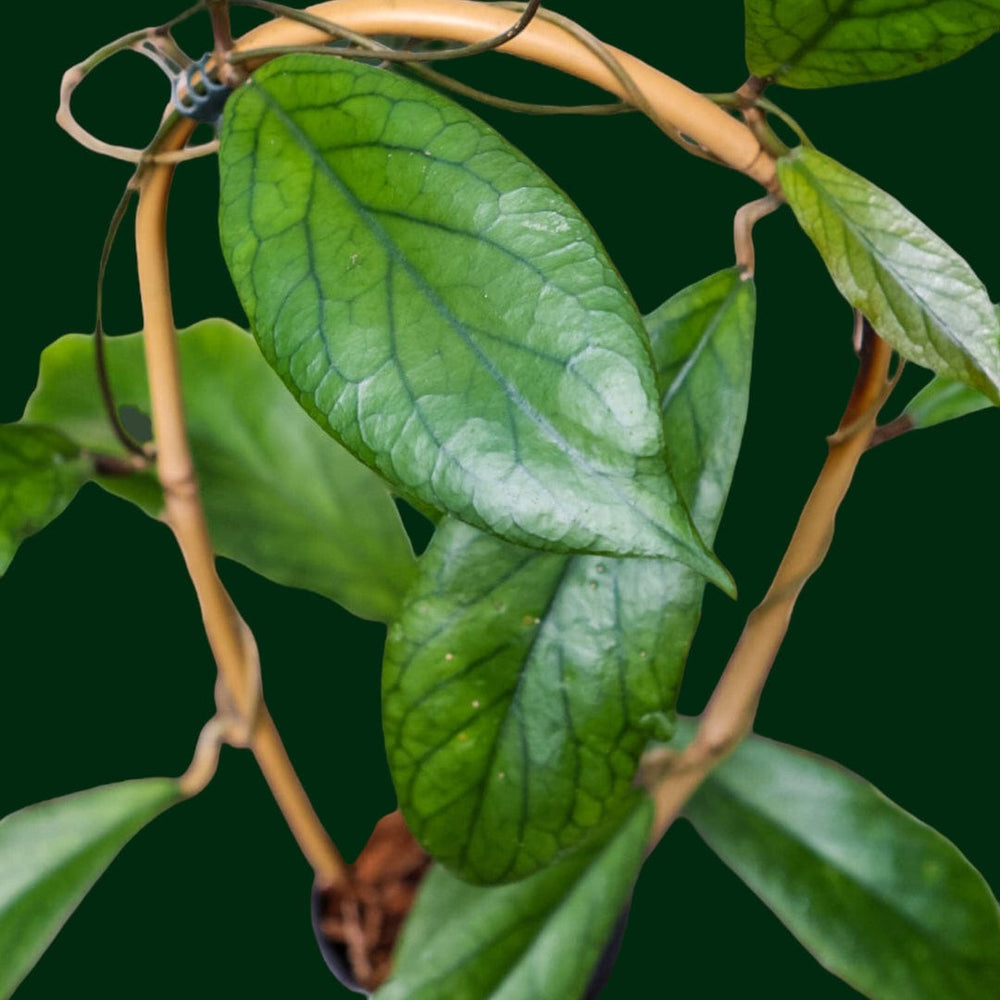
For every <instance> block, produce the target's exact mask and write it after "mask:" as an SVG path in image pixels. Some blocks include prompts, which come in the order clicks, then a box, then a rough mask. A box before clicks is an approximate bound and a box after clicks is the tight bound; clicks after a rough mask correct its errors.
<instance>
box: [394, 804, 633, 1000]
mask: <svg viewBox="0 0 1000 1000" xmlns="http://www.w3.org/2000/svg"><path fill="white" fill-rule="evenodd" d="M651 818H652V808H651V804H650V802H649V800H648V799H647V798H646V797H645V796H643V797H642V798H638V797H636V801H635V804H634V805H633V806H631V808H630V809H629V811H628V813H627V814H626V815H625V817H624V819H622V820H620V822H619V823H618V824H616V825H615V828H614V829H613V832H611V833H610V835H606V836H605V839H604V841H602V842H601V843H600V844H599V845H598V846H596V847H594V848H590V849H586V850H581V851H578V852H577V853H575V854H573V855H572V856H571V857H569V858H566V859H564V860H563V861H561V862H559V863H558V864H556V865H553V866H552V867H550V868H547V869H545V870H544V871H542V872H539V873H538V874H536V875H533V876H531V877H530V878H527V879H524V880H522V881H520V882H517V883H515V884H514V885H506V886H493V887H483V886H473V885H469V884H468V883H466V882H462V881H460V880H459V879H457V878H456V877H455V876H454V875H452V874H450V873H449V872H447V871H445V869H443V868H441V867H440V866H435V867H434V868H433V869H432V870H431V871H430V873H429V874H428V876H427V878H426V879H425V881H424V884H423V886H422V887H421V889H420V894H419V896H418V897H417V902H416V905H415V906H414V908H413V910H412V911H411V913H410V916H409V918H408V920H407V923H406V925H405V927H404V929H403V936H402V940H401V942H400V945H399V947H398V949H397V952H396V956H395V972H394V974H393V976H392V978H391V979H390V980H389V982H388V983H386V985H385V986H383V987H382V989H381V990H379V991H378V993H376V994H375V996H376V1000H440V998H442V997H447V998H448V1000H538V998H540V997H553V998H554V997H558V998H559V1000H579V998H580V997H581V996H582V995H583V992H584V990H585V989H586V988H587V984H588V982H589V981H590V977H591V975H592V973H593V970H594V966H595V965H596V964H597V962H598V959H599V958H600V957H601V954H602V952H603V951H604V948H605V945H606V943H607V940H608V937H609V936H610V935H611V933H612V931H613V930H614V928H615V924H616V923H617V920H618V916H619V913H620V911H621V909H622V908H623V906H624V905H625V904H626V902H627V901H628V898H629V896H630V894H631V891H632V886H633V883H634V882H635V878H636V875H637V874H638V871H639V867H640V865H641V864H642V859H643V855H644V853H645V848H646V842H647V838H648V836H649V827H650V822H651Z"/></svg>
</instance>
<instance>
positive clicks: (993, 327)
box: [778, 147, 1000, 403]
mask: <svg viewBox="0 0 1000 1000" xmlns="http://www.w3.org/2000/svg"><path fill="white" fill-rule="evenodd" d="M778 176H779V178H780V180H781V186H782V189H783V190H784V192H785V196H786V197H787V199H788V202H789V204H790V205H791V206H792V209H793V210H794V212H795V216H796V218H797V219H798V220H799V224H800V225H801V226H802V228H803V229H804V230H805V231H806V233H807V234H808V236H809V238H810V239H811V240H812V241H813V243H815V244H816V247H817V249H818V250H819V252H820V255H821V256H822V257H823V261H824V263H825V264H826V266H827V269H828V270H829V272H830V275H831V276H832V278H833V280H834V282H835V283H836V285H837V288H839V289H840V292H841V294H842V295H843V296H844V298H846V299H847V301H848V302H850V303H851V305H853V306H855V307H856V308H858V309H860V310H861V312H862V313H864V315H866V316H867V317H868V318H869V319H870V320H871V322H872V325H873V326H874V327H875V329H876V331H877V332H878V333H879V335H880V336H881V337H883V338H884V339H885V340H887V341H888V342H889V343H890V344H891V345H892V346H893V347H894V348H895V349H896V350H897V351H899V353H900V354H901V355H902V356H903V357H905V358H907V359H908V360H910V361H914V362H916V363H917V364H919V365H923V366H924V367H925V368H930V369H931V370H932V371H934V372H936V373H937V374H939V375H944V376H945V377H946V378H952V379H957V380H958V381H960V382H964V383H966V384H967V385H969V386H971V387H972V388H974V389H977V390H979V391H980V392H982V393H984V394H985V395H986V396H987V397H989V398H990V399H991V400H993V402H995V403H1000V319H998V317H997V313H996V310H995V309H994V307H993V304H992V303H991V302H990V300H989V296H988V295H987V293H986V289H985V288H984V287H983V284H982V282H981V281H980V280H979V279H978V278H977V277H976V275H975V274H974V273H973V271H972V269H971V268H970V267H969V265H968V264H967V263H966V262H965V261H964V260H963V259H962V258H961V257H960V256H959V255H958V254H957V253H956V252H955V251H954V250H953V249H952V248H951V247H950V246H948V244H946V243H945V242H944V241H943V240H942V239H941V238H940V237H939V236H937V235H936V234H935V233H933V232H931V230H929V229H928V228H927V227H926V226H925V225H924V224H923V223H922V222H921V221H920V220H919V219H917V218H916V217H915V216H913V215H912V214H911V213H910V212H908V211H907V210H906V209H905V208H904V207H903V206H902V205H900V203H899V202H898V201H896V199H895V198H893V197H892V196H891V195H889V194H887V193H886V192H885V191H882V190H881V189H880V188H877V187H876V186H875V185H874V184H872V183H871V182H870V181H867V180H865V179H864V178H863V177H860V176H859V175H858V174H856V173H854V172H853V171H851V170H848V169H847V168H846V167H844V166H842V165H841V164H839V163H837V162H836V160H832V159H830V157H828V156H825V155H824V154H823V153H819V152H817V151H816V150H814V149H806V148H803V147H800V148H799V149H796V150H795V151H793V152H792V153H791V154H790V155H789V156H786V157H784V158H782V159H781V160H779V161H778Z"/></svg>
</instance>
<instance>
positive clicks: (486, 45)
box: [230, 0, 541, 63]
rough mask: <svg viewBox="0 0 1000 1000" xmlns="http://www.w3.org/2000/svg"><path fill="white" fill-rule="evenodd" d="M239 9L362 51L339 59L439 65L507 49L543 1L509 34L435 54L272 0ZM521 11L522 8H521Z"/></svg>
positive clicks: (254, 52)
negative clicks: (373, 57)
mask: <svg viewBox="0 0 1000 1000" xmlns="http://www.w3.org/2000/svg"><path fill="white" fill-rule="evenodd" d="M231 2H232V3H233V4H234V5H235V6H239V7H254V8H256V9H258V10H265V11H267V12H268V13H271V14H275V15H277V16H279V17H287V18H289V19H290V20H293V21H299V22H300V23H302V24H306V25H309V26H310V27H312V28H318V29H319V30H320V31H325V32H326V33H327V34H328V35H331V36H333V37H337V38H343V39H345V40H346V41H349V42H352V43H353V44H355V45H357V46H358V47H359V51H358V50H352V49H338V50H337V55H339V56H342V57H344V58H348V59H366V58H368V57H369V55H370V53H371V51H372V50H373V49H374V48H376V47H378V52H379V57H380V58H382V59H384V60H385V61H387V62H406V63H418V62H438V61H440V60H442V59H464V58H467V57H468V56H476V55H480V54H482V53H483V52H490V51H492V50H493V49H497V48H500V46H502V45H506V44H507V43H508V42H509V41H511V39H514V38H516V37H517V36H518V35H519V34H521V32H522V31H524V29H525V28H527V27H528V25H529V24H530V23H531V22H532V20H533V19H534V17H535V15H536V14H537V13H539V7H540V6H541V0H530V3H528V4H525V5H523V10H522V13H521V16H520V17H519V18H518V19H517V21H516V22H515V23H514V24H512V25H511V26H510V27H509V28H507V29H506V30H505V31H501V32H500V34H498V35H494V36H493V37H492V38H485V39H483V40H482V41H481V42H472V43H471V44H469V45H459V46H455V47H454V48H446V49H440V50H434V51H433V52H426V51H425V52H411V51H407V50H406V49H393V48H391V47H390V46H388V45H380V44H379V43H378V42H375V40H374V39H371V38H368V37H367V36H365V35H362V34H359V33H358V32H356V31H351V30H350V29H347V28H344V27H343V25H338V24H335V23H333V22H332V21H327V20H326V19H325V18H322V17H317V16H316V15H315V14H309V13H308V12H307V11H302V10H298V9H296V8H295V7H287V6H285V5H284V4H279V3H271V2H270V0H231ZM518 9H521V8H518ZM323 48H324V46H294V45H291V46H284V45H274V46H269V47H266V48H260V49H248V50H246V51H244V52H239V53H233V54H232V56H231V57H230V61H231V62H246V61H248V60H253V59H258V58H260V57H261V56H271V55H282V54H284V53H287V52H303V51H317V50H322V49H323Z"/></svg>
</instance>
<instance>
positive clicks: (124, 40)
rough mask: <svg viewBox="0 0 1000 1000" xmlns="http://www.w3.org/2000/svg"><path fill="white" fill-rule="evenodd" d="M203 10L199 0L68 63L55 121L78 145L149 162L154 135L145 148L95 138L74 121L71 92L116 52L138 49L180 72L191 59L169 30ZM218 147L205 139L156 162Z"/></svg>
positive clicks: (177, 159) (173, 160) (204, 153)
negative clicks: (68, 66)
mask: <svg viewBox="0 0 1000 1000" xmlns="http://www.w3.org/2000/svg"><path fill="white" fill-rule="evenodd" d="M204 9H205V0H200V2H199V3H196V4H195V5H194V6H193V7H189V8H188V9H187V10H185V11H183V12H182V13H180V14H178V15H177V17H175V18H173V19H172V20H170V21H167V22H166V23H165V24H162V25H159V26H157V27H154V28H143V29H142V30H141V31H133V32H130V33H129V34H127V35H122V37H121V38H118V39H115V41H113V42H109V43H108V44H107V45H105V46H103V48H100V49H98V50H97V51H96V52H94V53H93V54H92V55H90V56H88V57H87V58H86V59H84V60H83V62H80V63H77V64H76V65H75V66H71V67H70V68H69V69H68V70H66V72H65V73H64V74H63V78H62V85H61V86H60V89H59V110H58V111H57V112H56V122H57V123H58V124H59V125H60V127H62V128H63V129H64V130H65V131H66V132H68V133H69V135H70V136H72V137H73V138H74V139H75V140H76V141H77V142H78V143H80V145H81V146H83V147H84V148H86V149H89V150H91V151H92V152H94V153H99V154H101V155H102V156H108V157H111V158H112V159H115V160H124V161H125V162H126V163H135V164H142V163H144V162H150V150H151V148H152V147H153V145H154V143H155V142H156V138H154V140H153V143H150V145H149V146H146V147H145V148H144V149H139V148H137V147H134V146H118V145H115V144H114V143H109V142H105V141H104V140H103V139H98V138H97V136H95V135H93V134H92V133H90V132H88V131H87V129H85V128H84V127H83V126H82V125H81V124H80V123H79V122H78V121H77V120H76V117H75V116H74V114H73V110H72V106H71V105H72V100H73V94H74V92H75V91H76V88H77V87H79V86H80V84H81V83H83V81H84V80H85V79H86V78H87V76H88V75H89V74H90V73H91V72H92V71H93V70H94V69H96V68H97V67H98V66H100V65H101V64H102V63H104V62H106V61H107V60H108V59H110V58H111V57H112V56H114V55H117V54H118V53H119V52H125V51H128V50H131V51H133V52H138V53H139V54H140V55H143V56H145V57H146V58H147V59H152V60H153V61H154V62H155V63H156V64H157V65H158V66H159V67H160V68H161V69H162V70H163V71H164V73H166V74H167V76H168V77H170V76H171V73H172V72H173V71H172V70H171V66H172V65H174V66H176V67H177V71H178V72H181V71H182V70H183V69H185V68H186V66H187V65H188V64H189V63H190V62H191V60H190V59H189V58H188V57H187V56H186V55H185V54H184V52H183V51H182V50H181V49H180V47H179V46H178V45H177V43H176V42H175V41H174V38H173V36H172V35H171V33H170V32H171V30H172V29H173V28H175V27H176V26H177V25H178V24H181V23H182V22H183V21H186V20H187V19H188V18H190V17H192V16H193V15H195V14H197V13H199V12H200V11H202V10H204ZM162 132H163V128H162V126H161V128H160V130H159V131H158V132H157V135H160V134H162ZM217 149H218V143H217V142H215V141H212V142H206V143H202V144H201V145H199V146H193V147H190V148H186V149H183V150H176V151H174V152H171V153H169V154H164V159H161V160H160V161H159V162H169V163H180V162H181V161H183V160H190V159H195V158H197V157H199V156H208V155H210V154H212V153H214V152H215V151H216V150H217Z"/></svg>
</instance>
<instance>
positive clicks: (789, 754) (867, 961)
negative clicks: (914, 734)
mask: <svg viewBox="0 0 1000 1000" xmlns="http://www.w3.org/2000/svg"><path fill="white" fill-rule="evenodd" d="M690 725H691V724H690V723H685V726H684V727H683V731H684V732H685V733H686V732H687V730H688V728H689V727H690ZM685 815H686V816H687V817H688V818H689V819H690V820H691V822H692V823H693V824H694V825H695V827H696V829H697V830H698V832H699V833H700V834H701V836H702V837H703V838H704V839H705V840H706V841H707V842H708V844H709V845H710V846H711V847H712V849H713V850H714V851H715V852H716V853H717V854H718V855H719V856H720V857H721V858H722V859H723V860H724V861H725V862H726V864H727V865H729V866H730V867H731V868H732V869H733V871H735V872H736V874H737V875H739V877H740V878H741V879H743V881H744V882H746V883H747V885H749V886H750V888H751V889H753V891H754V892H755V893H757V895H758V896H760V898H761V899H762V900H763V901H764V902H765V903H766V904H767V905H768V906H769V907H770V908H771V909H772V910H773V911H774V912H775V914H776V915H777V916H778V917H779V918H780V919H781V921H782V922H783V923H784V924H785V925H786V926H787V927H788V929H789V930H790V931H791V932H792V933H793V934H794V935H795V936H796V937H797V938H798V939H799V940H800V941H801V942H802V943H803V944H804V945H805V946H806V947H807V948H808V949H809V950H810V951H811V952H812V953H813V954H814V955H815V956H816V958H817V959H818V960H819V961H820V962H821V963H822V964H823V965H824V966H825V967H826V968H828V969H829V970H830V971H831V972H833V973H834V974H836V975H838V976H840V977H841V978H842V979H844V980H846V981H847V982H848V983H850V984H851V985H852V986H854V987H855V988H856V989H858V990H860V991H861V992H862V993H863V994H864V995H865V996H868V997H872V998H874V1000H939V998H943V997H947V998H948V1000H991V998H993V997H996V996H998V995H1000V910H998V908H997V902H996V900H995V899H994V898H993V895H992V893H991V892H990V890H989V887H988V886H987V885H986V883H985V881H984V880H983V878H982V876H981V875H980V874H979V873H978V872H977V871H976V870H975V868H973V867H972V865H971V864H970V863H969V862H968V860H967V859H966V858H965V857H964V856H963V855H962V854H961V853H960V852H959V851H958V849H957V848H956V847H955V846H954V845H953V844H952V843H951V842H950V841H948V840H946V839H945V838H944V837H942V836H941V835H940V834H939V833H937V832H936V831H934V830H932V829H931V828H930V827H928V826H927V825H925V824H924V823H921V822H920V820H918V819H916V818H915V817H913V816H911V815H910V814H909V813H907V812H905V811H904V810H903V809H901V808H900V807H899V806H897V805H896V804H895V803H893V802H890V801H889V799H887V798H886V797H885V796H884V795H882V794H881V792H879V791H878V790H877V789H875V788H873V787H872V786H871V785H870V784H868V782H866V781H863V780H862V779H861V778H859V777H858V776H857V775H855V774H852V773H851V772H849V771H846V770H845V769H844V768H842V767H840V766H839V765H837V764H834V763H833V762H832V761H828V760H824V759H823V758H821V757H815V756H813V755H811V754H808V753H805V752H804V751H802V750H797V749H795V748H793V747H788V746H784V745H782V744H780V743H774V742H771V741H770V740H765V739H761V738H760V737H750V738H749V739H747V740H746V741H745V742H744V743H743V744H742V745H741V746H740V748H739V749H738V750H737V751H736V752H735V753H734V754H733V755H732V757H730V758H729V759H728V760H727V761H725V762H724V763H723V764H722V765H721V766H720V767H718V768H717V769H716V770H715V771H714V772H713V773H712V775H711V777H710V778H709V779H708V781H706V783H705V784H704V785H703V786H702V788H701V790H700V791H699V792H698V794H697V795H696V797H695V798H694V799H693V800H692V801H691V802H690V803H689V804H688V806H687V807H686V809H685Z"/></svg>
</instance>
